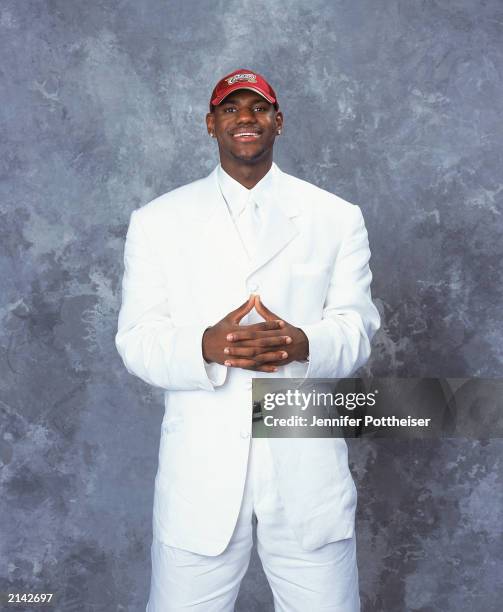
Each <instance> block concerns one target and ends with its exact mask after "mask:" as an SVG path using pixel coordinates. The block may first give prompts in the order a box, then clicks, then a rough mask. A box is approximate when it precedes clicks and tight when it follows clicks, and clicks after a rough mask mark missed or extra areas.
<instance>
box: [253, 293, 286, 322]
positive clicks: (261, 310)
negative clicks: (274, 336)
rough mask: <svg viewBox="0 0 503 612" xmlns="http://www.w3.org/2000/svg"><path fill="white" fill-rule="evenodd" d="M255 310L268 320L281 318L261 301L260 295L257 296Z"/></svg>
mask: <svg viewBox="0 0 503 612" xmlns="http://www.w3.org/2000/svg"><path fill="white" fill-rule="evenodd" d="M254 306H255V310H256V311H257V312H258V313H259V315H260V316H261V317H262V318H264V319H265V320H266V321H276V320H279V319H281V317H278V315H276V314H274V312H272V311H270V310H269V308H267V307H266V306H264V304H262V302H261V301H260V296H258V295H256V296H255V304H254Z"/></svg>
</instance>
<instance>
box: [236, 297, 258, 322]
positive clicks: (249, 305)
mask: <svg viewBox="0 0 503 612" xmlns="http://www.w3.org/2000/svg"><path fill="white" fill-rule="evenodd" d="M254 304H255V296H254V295H253V294H252V295H250V297H249V298H248V299H247V300H246V302H244V303H243V304H241V306H238V308H236V310H233V311H232V312H231V313H230V317H231V321H232V322H233V323H239V322H240V321H241V319H242V318H243V317H244V316H245V315H247V314H248V313H249V312H250V310H252V309H253V306H254Z"/></svg>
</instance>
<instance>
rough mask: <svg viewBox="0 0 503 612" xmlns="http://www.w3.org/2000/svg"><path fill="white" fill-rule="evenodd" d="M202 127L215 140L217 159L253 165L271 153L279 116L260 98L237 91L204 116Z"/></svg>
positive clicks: (278, 125)
mask: <svg viewBox="0 0 503 612" xmlns="http://www.w3.org/2000/svg"><path fill="white" fill-rule="evenodd" d="M206 125H207V128H208V132H209V133H212V132H213V133H214V134H215V137H216V138H217V140H218V148H219V151H220V158H221V159H222V157H226V158H229V159H230V160H232V161H234V162H236V161H241V162H245V163H251V164H253V163H255V162H258V161H260V160H262V159H263V158H264V157H266V156H267V155H268V154H272V148H273V145H274V139H275V138H276V134H277V131H278V129H280V128H281V127H282V125H283V115H282V114H281V112H280V111H276V110H275V108H274V106H273V105H272V104H271V103H270V102H268V101H267V100H266V99H265V98H263V97H262V96H261V95H259V94H257V93H255V92H254V91H249V90H246V89H238V90H237V91H233V92H232V93H230V94H229V95H228V96H227V97H226V98H224V99H223V100H222V102H221V103H220V104H219V105H218V106H215V107H214V109H213V112H212V113H208V114H207V115H206Z"/></svg>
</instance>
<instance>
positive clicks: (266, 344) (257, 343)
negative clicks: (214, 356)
mask: <svg viewBox="0 0 503 612" xmlns="http://www.w3.org/2000/svg"><path fill="white" fill-rule="evenodd" d="M291 343H292V338H291V337H290V336H269V337H266V338H259V339H257V340H241V341H238V342H229V346H228V347H226V348H228V349H230V350H231V351H232V349H234V348H254V349H256V350H255V353H256V354H258V353H260V352H263V350H264V349H265V348H272V347H279V346H281V347H283V348H285V349H287V348H288V347H287V346H286V345H287V344H291ZM224 352H225V349H224ZM228 354H229V355H232V352H230V353H228Z"/></svg>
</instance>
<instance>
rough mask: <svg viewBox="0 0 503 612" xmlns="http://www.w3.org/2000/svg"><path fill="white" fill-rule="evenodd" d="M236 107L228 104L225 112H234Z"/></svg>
mask: <svg viewBox="0 0 503 612" xmlns="http://www.w3.org/2000/svg"><path fill="white" fill-rule="evenodd" d="M235 110H236V109H235V108H234V106H227V107H226V108H224V113H233V112H234V111H235Z"/></svg>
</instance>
